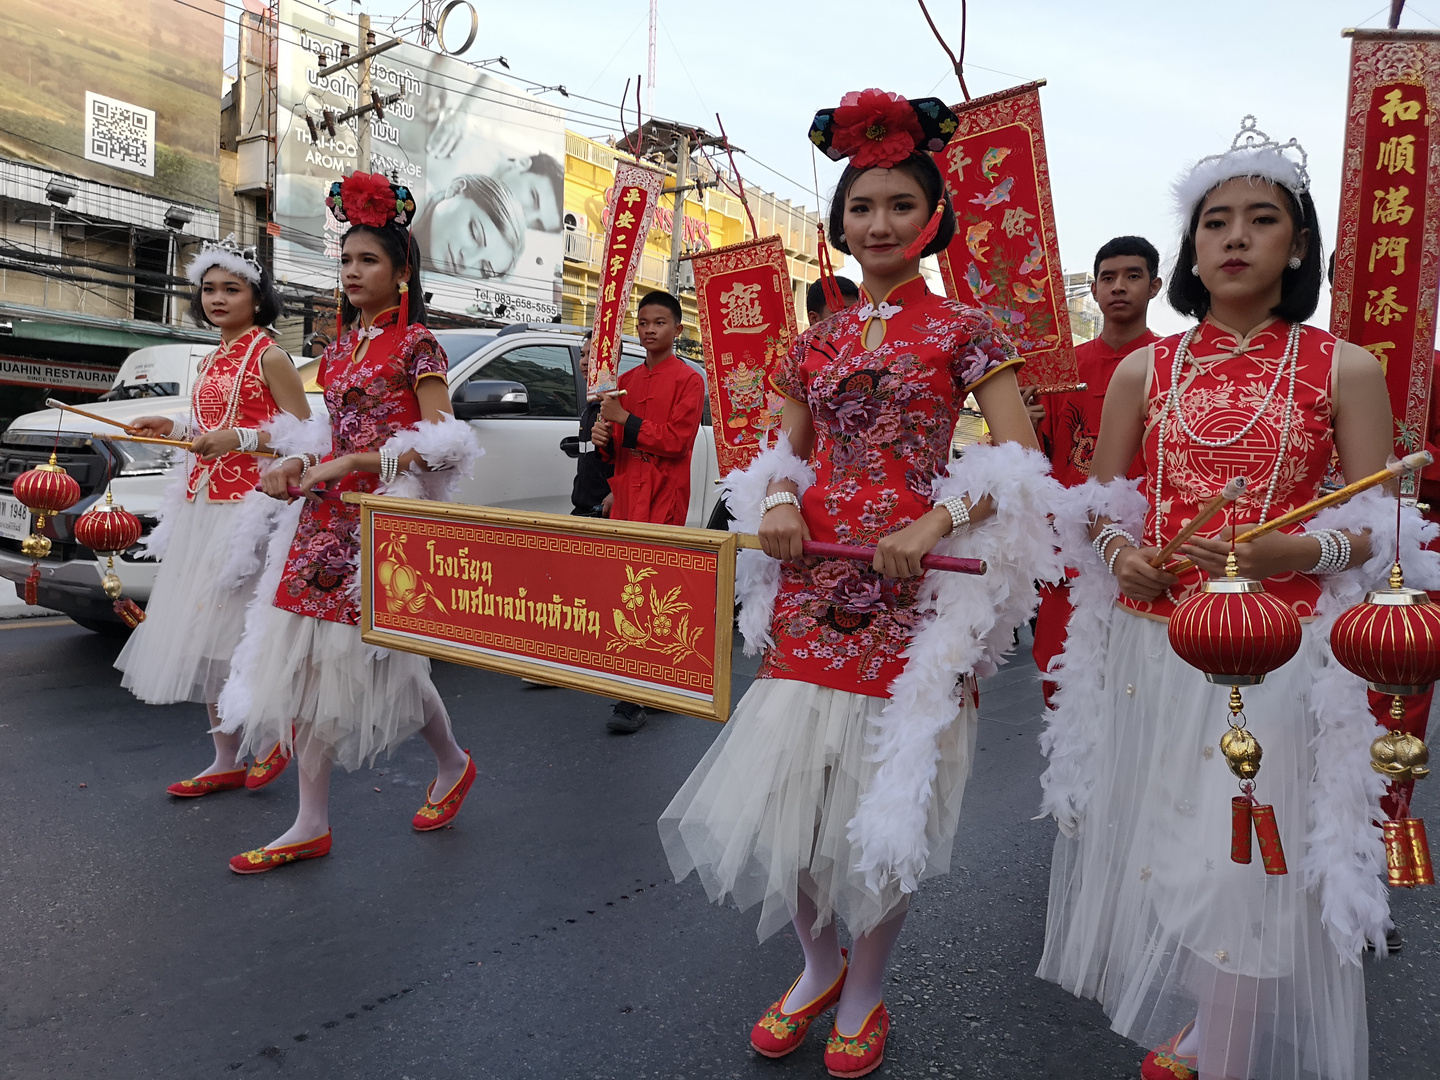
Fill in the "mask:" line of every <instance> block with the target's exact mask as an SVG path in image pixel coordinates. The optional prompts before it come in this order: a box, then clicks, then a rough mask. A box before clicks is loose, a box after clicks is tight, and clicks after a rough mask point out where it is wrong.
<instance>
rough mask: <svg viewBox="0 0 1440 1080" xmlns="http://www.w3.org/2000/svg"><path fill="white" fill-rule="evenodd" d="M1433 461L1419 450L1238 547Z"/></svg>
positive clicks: (1251, 533) (1259, 530) (1245, 537)
mask: <svg viewBox="0 0 1440 1080" xmlns="http://www.w3.org/2000/svg"><path fill="white" fill-rule="evenodd" d="M1434 460H1435V457H1434V455H1433V454H1431V453H1430V451H1428V450H1420V451H1417V452H1416V453H1413V454H1406V455H1405V456H1404V457H1403V458H1401V459H1400V460H1399V461H1391V462H1390V464H1388V465H1386V466H1385V468H1383V469H1381V470H1380V471H1379V472H1376V473H1371V474H1370V475H1369V476H1367V477H1364V478H1363V479H1360V480H1356V481H1355V482H1354V483H1353V484H1346V485H1345V486H1344V487H1343V488H1340V489H1339V490H1338V491H1332V492H1330V494H1328V495H1321V496H1320V498H1318V499H1314V500H1312V501H1310V502H1308V503H1306V504H1305V505H1304V506H1297V507H1296V508H1295V509H1294V510H1291V511H1290V512H1289V513H1285V514H1281V515H1280V516H1279V517H1277V518H1275V519H1274V520H1273V521H1267V522H1265V524H1264V525H1256V526H1255V527H1254V528H1253V529H1250V530H1248V531H1246V532H1243V533H1241V534H1240V535H1239V536H1237V537H1236V538H1235V540H1234V542H1235V543H1237V544H1248V543H1249V542H1250V541H1251V540H1255V539H1258V538H1259V537H1261V536H1264V535H1265V534H1266V533H1268V532H1274V531H1275V530H1276V529H1283V528H1284V527H1285V526H1286V525H1293V524H1295V522H1297V521H1304V520H1305V519H1306V518H1309V517H1314V516H1315V515H1316V514H1318V513H1319V512H1320V511H1321V510H1324V509H1326V508H1328V507H1331V506H1338V505H1340V504H1341V503H1343V502H1349V501H1350V500H1351V499H1353V498H1354V497H1355V496H1356V495H1359V494H1360V493H1361V492H1362V491H1368V490H1369V489H1370V488H1373V487H1379V486H1380V485H1381V484H1384V483H1388V482H1389V481H1391V480H1394V479H1395V478H1396V477H1397V476H1400V475H1401V474H1402V473H1407V472H1418V471H1419V470H1420V469H1423V468H1425V467H1426V466H1428V465H1430V464H1432V463H1433V462H1434ZM1194 565H1195V564H1194V563H1192V562H1191V561H1190V560H1189V559H1186V560H1184V561H1183V562H1180V563H1177V564H1176V566H1175V569H1174V570H1172V571H1170V572H1171V573H1172V574H1183V573H1184V572H1185V571H1186V570H1189V569H1190V568H1191V567H1193V566H1194Z"/></svg>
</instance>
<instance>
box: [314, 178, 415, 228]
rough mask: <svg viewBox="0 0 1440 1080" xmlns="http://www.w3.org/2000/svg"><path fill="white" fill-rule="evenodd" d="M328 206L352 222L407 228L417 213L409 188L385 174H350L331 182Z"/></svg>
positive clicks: (338, 219)
mask: <svg viewBox="0 0 1440 1080" xmlns="http://www.w3.org/2000/svg"><path fill="white" fill-rule="evenodd" d="M325 205H326V206H328V207H329V208H330V212H331V213H332V214H334V215H335V219H336V220H337V221H343V222H346V223H347V224H350V225H369V226H372V227H373V228H377V229H379V228H384V227H385V226H386V225H392V224H393V225H398V226H399V227H400V228H402V229H404V228H408V227H409V225H410V219H411V217H412V216H413V215H414V213H415V200H414V198H413V197H412V196H411V194H410V189H409V188H407V187H404V186H403V185H400V184H394V183H391V182H390V180H389V179H387V178H386V177H385V176H384V174H382V173H362V172H357V173H351V174H350V175H349V176H347V177H346V178H345V179H344V180H336V181H335V182H334V183H333V184H331V185H330V194H329V195H327V196H326V197H325Z"/></svg>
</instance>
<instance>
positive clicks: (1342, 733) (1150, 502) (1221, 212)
mask: <svg viewBox="0 0 1440 1080" xmlns="http://www.w3.org/2000/svg"><path fill="white" fill-rule="evenodd" d="M1175 192H1176V196H1177V202H1178V206H1177V210H1178V213H1179V217H1180V220H1181V221H1183V222H1185V232H1184V235H1183V237H1182V240H1181V245H1180V254H1179V257H1178V260H1177V265H1176V267H1175V269H1174V271H1173V272H1172V273H1171V275H1170V291H1169V298H1170V302H1171V305H1172V306H1174V307H1175V308H1176V309H1177V310H1179V311H1180V312H1182V313H1183V314H1186V315H1189V316H1190V317H1192V318H1195V319H1197V320H1198V323H1197V325H1195V326H1193V327H1192V328H1191V329H1189V330H1187V331H1185V332H1184V333H1183V334H1176V335H1172V336H1171V337H1168V338H1165V339H1163V340H1161V341H1159V342H1156V343H1154V344H1152V345H1148V346H1145V347H1144V348H1141V349H1139V350H1137V351H1135V352H1133V353H1131V354H1130V355H1129V356H1128V357H1126V358H1125V359H1124V360H1122V361H1121V363H1120V366H1119V367H1118V368H1117V369H1116V372H1115V375H1114V378H1113V379H1112V381H1111V383H1110V387H1109V390H1108V391H1107V393H1106V397H1105V407H1104V413H1103V419H1102V422H1101V428H1100V437H1099V442H1098V445H1097V446H1096V450H1095V458H1094V465H1093V468H1092V480H1091V482H1090V483H1089V484H1087V485H1085V486H1084V487H1082V488H1077V489H1072V490H1073V491H1075V492H1076V493H1077V495H1078V497H1079V499H1080V500H1081V501H1082V502H1083V503H1084V509H1085V511H1086V512H1088V515H1089V519H1088V522H1086V531H1084V532H1083V533H1079V535H1077V536H1076V537H1075V538H1074V540H1073V546H1074V548H1075V549H1077V550H1076V551H1075V552H1074V553H1073V554H1072V555H1071V558H1078V559H1080V560H1081V561H1078V562H1073V563H1072V565H1074V566H1078V567H1080V568H1081V574H1080V577H1079V578H1078V579H1076V582H1075V588H1074V596H1075V597H1076V608H1075V621H1073V622H1072V623H1071V632H1070V640H1069V642H1068V644H1067V645H1066V650H1065V653H1064V656H1063V660H1062V663H1061V666H1060V669H1059V670H1060V674H1059V677H1058V679H1057V682H1058V684H1059V689H1058V691H1057V693H1056V697H1055V701H1056V706H1057V711H1056V712H1054V713H1053V714H1048V716H1047V722H1048V728H1049V730H1048V731H1047V733H1046V736H1045V740H1044V743H1045V745H1046V746H1047V749H1048V751H1049V754H1050V759H1051V763H1050V769H1049V771H1048V772H1047V774H1046V777H1045V779H1044V781H1043V783H1044V785H1045V788H1046V803H1045V808H1046V809H1047V810H1049V811H1050V812H1052V813H1053V814H1054V815H1055V816H1056V818H1057V819H1058V820H1059V821H1060V824H1061V829H1062V834H1061V835H1060V836H1058V837H1057V838H1056V844H1055V855H1054V859H1055V866H1054V868H1053V870H1052V873H1051V884H1050V912H1049V924H1048V928H1047V933H1046V942H1045V953H1044V956H1043V957H1042V959H1041V962H1040V970H1039V974H1040V975H1041V977H1043V978H1046V979H1050V980H1052V981H1054V982H1057V983H1059V984H1060V985H1061V986H1063V987H1065V988H1066V989H1068V990H1071V991H1072V992H1074V993H1076V994H1078V995H1081V996H1084V997H1092V998H1095V999H1097V1000H1098V1001H1099V1002H1100V1003H1101V1005H1102V1006H1103V1007H1104V1009H1105V1012H1106V1014H1107V1015H1108V1016H1109V1017H1110V1019H1111V1022H1112V1026H1113V1027H1114V1029H1115V1030H1116V1031H1118V1032H1120V1033H1121V1034H1122V1035H1125V1036H1126V1037H1128V1038H1130V1039H1133V1040H1135V1041H1136V1042H1138V1043H1140V1044H1141V1045H1142V1046H1148V1047H1155V1048H1156V1049H1154V1050H1152V1051H1151V1052H1150V1053H1149V1055H1148V1056H1147V1057H1146V1058H1145V1060H1144V1063H1143V1065H1142V1068H1141V1075H1142V1076H1143V1077H1145V1078H1146V1080H1189V1078H1192V1077H1194V1076H1195V1075H1196V1074H1197V1073H1198V1075H1199V1076H1201V1077H1204V1078H1206V1080H1212V1078H1213V1080H1218V1078H1233V1080H1281V1078H1285V1080H1290V1078H1293V1077H1300V1076H1305V1077H1317V1078H1323V1080H1357V1078H1363V1077H1364V1076H1366V1075H1367V1068H1368V1063H1367V1062H1368V1050H1367V1033H1366V1022H1365V981H1364V973H1363V970H1362V968H1361V965H1360V953H1361V949H1362V948H1363V947H1364V944H1365V938H1366V936H1367V935H1368V936H1369V937H1370V938H1371V939H1372V940H1375V941H1378V942H1381V943H1382V947H1383V941H1384V936H1385V925H1386V923H1387V921H1388V920H1387V919H1386V917H1385V907H1386V904H1385V896H1384V886H1383V884H1382V883H1381V882H1380V880H1379V879H1378V878H1377V876H1376V873H1377V871H1381V870H1383V867H1384V858H1383V855H1382V853H1381V843H1380V836H1379V830H1378V829H1377V828H1376V827H1375V826H1374V824H1373V822H1374V821H1375V820H1377V819H1379V818H1381V817H1382V816H1383V815H1382V814H1381V812H1380V809H1379V805H1378V795H1379V793H1380V791H1381V790H1383V787H1382V785H1381V784H1380V783H1379V778H1378V777H1373V774H1371V773H1370V771H1369V768H1368V758H1369V753H1368V747H1369V742H1370V740H1371V739H1372V738H1374V721H1373V719H1372V718H1371V717H1370V716H1369V714H1368V712H1367V711H1366V701H1365V694H1364V686H1363V683H1361V682H1360V680H1359V679H1358V678H1357V677H1355V676H1352V675H1350V674H1349V673H1347V672H1345V671H1343V670H1342V669H1340V668H1339V667H1338V666H1337V665H1336V663H1335V660H1334V658H1333V656H1331V655H1329V649H1328V639H1329V626H1330V625H1331V623H1332V622H1333V620H1334V618H1335V616H1336V615H1338V614H1339V612H1340V611H1341V610H1343V609H1344V608H1345V607H1347V606H1349V604H1351V603H1353V602H1355V601H1356V600H1358V599H1360V597H1361V596H1363V593H1364V586H1363V584H1362V581H1363V577H1364V576H1365V575H1369V576H1370V581H1371V582H1372V583H1373V585H1372V587H1379V585H1380V584H1381V581H1383V570H1384V569H1387V568H1388V567H1389V564H1390V562H1391V559H1393V556H1394V552H1395V538H1394V532H1393V530H1394V527H1395V504H1394V501H1393V499H1390V500H1386V499H1384V498H1382V497H1380V496H1379V495H1378V493H1377V494H1376V495H1375V496H1374V497H1373V498H1372V497H1370V496H1362V497H1361V498H1360V499H1357V500H1355V501H1353V502H1351V503H1350V504H1348V505H1346V506H1343V507H1340V508H1338V509H1337V510H1332V511H1326V515H1329V517H1328V520H1326V519H1324V518H1316V519H1314V520H1312V521H1311V522H1310V523H1309V524H1308V525H1307V526H1302V525H1295V526H1293V527H1287V528H1284V529H1281V530H1278V531H1274V532H1271V533H1269V534H1267V535H1265V536H1263V537H1261V538H1260V539H1258V540H1256V541H1254V542H1251V543H1243V544H1238V545H1235V548H1234V553H1235V559H1236V562H1237V563H1238V567H1239V572H1240V574H1241V576H1243V577H1247V578H1253V579H1256V580H1261V581H1263V582H1264V586H1265V589H1266V591H1267V592H1269V593H1270V594H1271V595H1273V596H1276V597H1278V598H1280V599H1281V600H1283V601H1284V602H1286V603H1287V604H1288V605H1289V606H1290V607H1291V608H1292V610H1294V612H1295V614H1296V615H1297V616H1299V618H1300V620H1301V623H1302V627H1303V634H1302V644H1301V646H1300V651H1299V653H1298V654H1297V655H1296V656H1295V657H1294V658H1293V659H1292V660H1290V661H1289V662H1288V663H1287V664H1285V665H1284V666H1283V667H1281V668H1279V669H1278V670H1276V671H1274V672H1271V673H1270V674H1268V675H1267V676H1266V678H1265V682H1264V685H1261V686H1254V687H1247V688H1246V689H1245V691H1244V699H1245V715H1246V716H1247V717H1248V727H1249V729H1250V730H1251V731H1252V732H1253V733H1254V735H1255V737H1256V738H1257V739H1258V740H1259V742H1260V744H1261V746H1262V747H1263V750H1264V760H1263V764H1262V766H1261V768H1260V772H1259V774H1258V775H1257V777H1256V779H1255V788H1254V797H1255V799H1256V800H1257V801H1258V802H1259V803H1261V804H1266V805H1269V806H1273V809H1274V820H1275V822H1276V824H1277V825H1278V832H1279V836H1280V841H1281V844H1280V847H1281V848H1282V849H1283V852H1284V862H1285V864H1287V865H1286V866H1285V867H1284V868H1282V866H1281V865H1280V861H1279V860H1277V859H1275V858H1274V847H1273V845H1270V844H1269V843H1268V841H1267V839H1266V837H1265V836H1264V835H1262V836H1261V840H1262V843H1265V844H1266V846H1265V847H1262V854H1265V855H1266V859H1265V863H1266V865H1265V866H1264V867H1263V868H1262V866H1261V865H1260V863H1261V860H1260V859H1256V860H1255V861H1254V862H1253V863H1248V864H1241V863H1238V862H1236V861H1234V860H1232V858H1231V830H1232V821H1231V814H1232V806H1231V800H1232V798H1234V797H1238V796H1239V795H1240V789H1239V787H1238V783H1237V780H1236V778H1235V777H1234V776H1233V775H1232V774H1231V772H1230V770H1229V769H1228V768H1227V765H1226V762H1225V759H1224V755H1223V754H1222V753H1219V752H1218V751H1217V744H1218V742H1219V739H1220V735H1221V734H1222V733H1223V732H1224V731H1225V729H1226V728H1225V724H1226V717H1228V716H1229V709H1228V707H1227V705H1226V694H1227V690H1226V688H1225V687H1224V686H1216V685H1212V684H1209V683H1207V682H1206V679H1205V676H1204V675H1203V674H1202V673H1201V672H1200V671H1198V670H1196V669H1195V668H1193V667H1191V666H1189V665H1188V664H1187V663H1185V662H1184V661H1183V660H1182V659H1181V658H1180V657H1179V656H1178V655H1176V653H1175V652H1174V650H1173V649H1172V648H1171V647H1170V644H1169V641H1168V638H1167V623H1168V620H1169V618H1170V616H1171V615H1172V614H1173V612H1174V611H1175V608H1176V605H1177V603H1179V602H1180V601H1183V600H1184V599H1185V598H1186V597H1187V596H1189V595H1191V594H1193V593H1194V591H1195V590H1196V589H1197V588H1198V587H1199V585H1200V583H1201V581H1202V580H1203V578H1204V577H1205V576H1207V575H1208V576H1210V577H1220V576H1223V575H1224V574H1225V568H1226V559H1227V556H1228V554H1229V552H1230V549H1231V543H1230V540H1229V537H1230V535H1231V532H1230V529H1231V527H1232V526H1234V527H1237V528H1238V529H1240V530H1241V531H1244V529H1246V528H1247V527H1248V526H1250V525H1252V524H1255V523H1259V522H1264V521H1268V520H1271V519H1273V518H1275V517H1278V516H1279V515H1281V514H1283V513H1284V512H1286V511H1287V510H1290V509H1292V508H1295V507H1298V506H1302V505H1304V504H1305V503H1307V502H1309V501H1310V500H1312V499H1313V498H1315V497H1316V496H1317V495H1318V494H1320V492H1321V490H1322V489H1321V484H1322V482H1323V481H1324V479H1325V475H1326V472H1327V470H1328V469H1329V467H1330V464H1331V461H1332V460H1333V459H1334V458H1336V457H1338V459H1339V463H1340V467H1341V469H1342V470H1343V472H1344V474H1345V478H1346V479H1347V480H1355V479H1358V478H1359V477H1361V476H1364V475H1367V474H1369V473H1373V472H1375V471H1377V470H1379V469H1381V468H1382V467H1383V466H1384V464H1385V459H1386V456H1387V454H1388V453H1389V449H1390V432H1391V424H1390V406H1389V399H1388V397H1387V395H1386V390H1385V382H1384V379H1383V377H1382V375H1381V371H1380V366H1379V364H1378V363H1377V362H1376V361H1375V358H1374V357H1372V356H1371V355H1370V354H1369V353H1368V352H1366V351H1365V350H1363V349H1361V348H1359V347H1357V346H1355V345H1351V344H1349V343H1347V342H1344V341H1339V340H1337V339H1336V338H1335V337H1334V336H1333V335H1331V334H1329V333H1326V332H1325V331H1324V330H1321V329H1319V328H1317V327H1314V326H1308V325H1305V320H1306V319H1307V318H1309V317H1310V316H1311V315H1312V314H1313V313H1314V311H1315V306H1316V302H1317V299H1318V296H1319V291H1320V284H1321V274H1322V267H1323V266H1324V262H1323V259H1322V255H1321V249H1320V231H1319V225H1318V222H1317V220H1316V214H1315V204H1314V202H1313V201H1312V199H1311V196H1310V193H1309V176H1308V174H1307V172H1306V170H1305V167H1304V157H1303V151H1300V150H1299V149H1298V147H1295V146H1294V145H1293V141H1292V143H1290V144H1286V145H1284V146H1281V145H1277V144H1275V143H1273V142H1270V141H1269V140H1267V139H1266V137H1265V136H1264V135H1263V133H1260V132H1257V131H1255V130H1254V129H1253V119H1252V118H1247V126H1246V127H1244V128H1242V131H1241V133H1240V135H1239V136H1237V137H1236V140H1235V143H1234V144H1233V145H1232V148H1231V149H1230V150H1229V151H1228V152H1226V153H1224V154H1218V155H1215V156H1213V157H1210V158H1206V159H1204V160H1202V161H1201V162H1199V163H1198V164H1197V165H1196V166H1195V167H1194V169H1193V170H1192V171H1191V172H1190V173H1189V174H1188V175H1187V176H1185V177H1184V178H1182V180H1181V181H1180V182H1179V183H1177V185H1176V188H1175ZM1137 452H1139V453H1141V454H1142V455H1143V460H1144V463H1145V476H1144V479H1143V480H1142V481H1141V486H1140V489H1139V492H1138V495H1137V493H1136V492H1135V491H1134V490H1133V485H1127V484H1126V482H1125V473H1126V470H1127V468H1128V466H1129V464H1130V463H1131V462H1132V461H1133V460H1134V459H1135V455H1136V453H1137ZM1237 476H1243V477H1245V478H1246V480H1247V482H1248V487H1247V489H1246V493H1245V495H1244V496H1243V497H1242V498H1241V499H1240V500H1239V502H1237V503H1236V504H1235V507H1234V510H1233V513H1232V514H1231V515H1230V516H1229V519H1228V520H1227V519H1225V518H1216V519H1215V520H1214V521H1213V522H1212V523H1211V524H1210V525H1208V526H1207V527H1204V528H1202V529H1201V530H1200V533H1199V534H1198V535H1197V536H1196V537H1195V539H1194V540H1192V541H1191V542H1190V543H1188V544H1186V545H1183V546H1182V547H1181V548H1180V552H1181V553H1182V554H1184V555H1186V556H1188V557H1189V559H1191V560H1193V562H1194V563H1195V565H1196V567H1197V568H1196V569H1192V570H1189V571H1186V572H1184V573H1181V574H1180V575H1179V576H1178V577H1177V576H1176V575H1175V574H1172V573H1169V572H1167V571H1166V570H1164V569H1156V568H1154V567H1152V566H1151V565H1150V560H1151V558H1152V557H1153V556H1154V555H1155V554H1156V550H1157V548H1159V547H1160V546H1163V545H1164V543H1165V542H1166V541H1167V540H1169V539H1170V538H1171V537H1173V536H1174V535H1175V534H1176V532H1178V531H1179V530H1180V528H1181V527H1182V526H1184V525H1185V524H1186V523H1188V522H1189V521H1190V520H1191V519H1193V518H1194V517H1195V515H1196V514H1197V512H1198V511H1199V509H1200V507H1201V506H1202V505H1203V504H1204V503H1206V502H1208V501H1209V500H1210V499H1211V498H1213V497H1214V495H1215V494H1216V493H1217V492H1218V491H1219V490H1220V489H1221V488H1222V487H1223V486H1224V485H1225V484H1226V483H1227V482H1228V481H1229V480H1231V479H1232V478H1234V477H1237ZM1074 516H1075V518H1076V519H1077V525H1076V529H1077V532H1078V530H1079V529H1080V528H1081V527H1082V526H1081V525H1080V524H1079V519H1080V516H1081V515H1080V514H1075V515H1074ZM1387 522H1388V523H1389V525H1388V528H1389V530H1390V537H1389V539H1388V540H1382V539H1381V534H1382V530H1384V529H1385V527H1386V523H1387ZM1327 526H1328V527H1327ZM1372 556H1373V558H1372ZM1367 564H1368V565H1367ZM1412 566H1414V568H1415V569H1416V570H1417V571H1418V569H1419V565H1418V561H1417V563H1414V564H1412V562H1411V561H1410V559H1409V557H1408V556H1407V563H1406V569H1407V577H1409V576H1410V574H1409V573H1408V572H1409V571H1410V570H1411V569H1412ZM1352 568H1355V569H1354V570H1353V571H1352ZM1415 576H1416V577H1419V574H1418V573H1417V574H1416V575H1415ZM1377 578H1379V579H1380V580H1377ZM1367 776H1370V777H1372V779H1370V780H1367ZM1367 785H1368V786H1370V787H1372V788H1373V790H1370V791H1367V790H1366V789H1367ZM1287 869H1288V872H1286V870H1287Z"/></svg>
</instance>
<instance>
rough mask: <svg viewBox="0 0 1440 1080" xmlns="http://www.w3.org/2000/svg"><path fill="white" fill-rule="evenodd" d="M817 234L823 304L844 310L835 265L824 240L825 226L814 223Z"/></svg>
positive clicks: (831, 308)
mask: <svg viewBox="0 0 1440 1080" xmlns="http://www.w3.org/2000/svg"><path fill="white" fill-rule="evenodd" d="M815 232H816V233H817V234H819V237H820V244H819V248H818V256H819V258H818V261H819V263H820V291H821V292H822V293H824V294H825V306H826V307H828V308H829V309H830V310H831V311H832V312H836V311H844V310H845V296H844V294H843V293H841V292H840V283H839V282H837V281H836V280H835V267H834V265H833V264H832V263H831V262H830V246H829V245H828V244H827V243H826V242H825V226H824V225H816V226H815Z"/></svg>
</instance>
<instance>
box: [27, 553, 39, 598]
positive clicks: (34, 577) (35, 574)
mask: <svg viewBox="0 0 1440 1080" xmlns="http://www.w3.org/2000/svg"><path fill="white" fill-rule="evenodd" d="M39 586H40V564H39V563H31V564H30V573H28V574H26V575H25V603H27V604H29V605H30V606H31V607H34V606H35V605H36V604H38V603H39V602H40V589H39Z"/></svg>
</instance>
